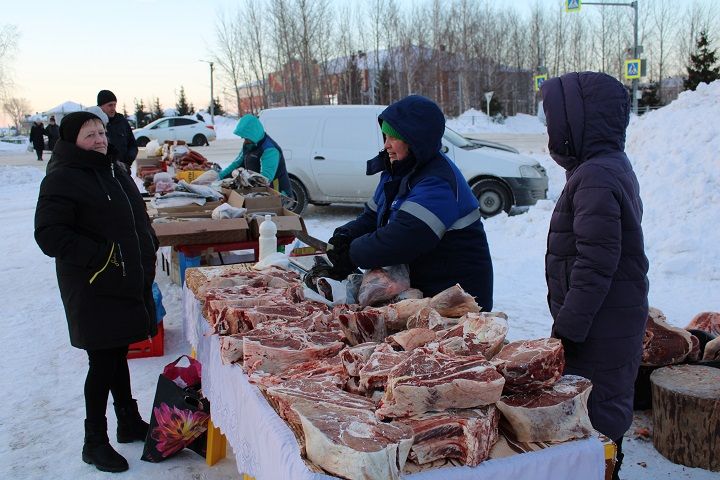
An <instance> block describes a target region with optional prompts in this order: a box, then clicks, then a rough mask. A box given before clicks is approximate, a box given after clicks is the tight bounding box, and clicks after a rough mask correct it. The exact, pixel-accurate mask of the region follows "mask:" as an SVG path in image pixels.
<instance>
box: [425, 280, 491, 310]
mask: <svg viewBox="0 0 720 480" xmlns="http://www.w3.org/2000/svg"><path fill="white" fill-rule="evenodd" d="M430 306H431V307H432V308H434V309H435V310H436V311H437V312H438V313H439V314H440V316H442V317H451V318H459V317H462V316H463V315H465V314H466V313H471V312H472V313H477V312H479V311H480V306H479V305H478V304H477V302H476V301H475V298H474V297H473V296H472V295H470V294H469V293H466V292H465V290H463V289H462V287H461V286H460V285H459V284H457V283H456V284H455V285H453V286H452V287H450V288H447V289H445V290H443V291H442V292H440V293H438V294H437V295H435V296H434V297H432V298H431V299H430Z"/></svg>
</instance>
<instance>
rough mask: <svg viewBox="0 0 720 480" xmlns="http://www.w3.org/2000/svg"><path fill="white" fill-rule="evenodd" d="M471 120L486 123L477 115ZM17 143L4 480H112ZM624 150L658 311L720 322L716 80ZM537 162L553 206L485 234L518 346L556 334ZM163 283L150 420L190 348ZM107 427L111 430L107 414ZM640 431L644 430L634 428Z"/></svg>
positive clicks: (170, 471)
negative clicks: (90, 443) (173, 368)
mask: <svg viewBox="0 0 720 480" xmlns="http://www.w3.org/2000/svg"><path fill="white" fill-rule="evenodd" d="M475 115H477V116H478V117H479V112H475ZM524 117H527V118H522V117H521V118H516V119H510V120H508V122H506V124H505V125H504V126H495V125H494V124H490V125H491V126H492V128H493V129H495V128H498V129H500V130H497V131H501V132H507V133H512V132H515V133H517V132H523V133H539V132H541V131H542V127H540V128H539V129H538V126H537V125H536V124H535V123H532V122H537V119H535V118H534V117H529V116H524ZM206 118H207V117H206ZM208 120H209V119H208ZM464 121H465V120H463V119H462V117H461V119H456V120H453V121H451V122H450V125H451V126H452V127H453V128H455V129H457V130H458V131H461V132H464V133H475V132H478V131H482V130H473V129H472V128H471V127H472V123H470V126H469V127H467V126H466V127H463V126H462V122H464ZM235 122H236V121H235V120H232V119H222V118H221V117H218V118H216V127H217V130H218V137H219V138H230V136H231V135H232V128H233V127H234V125H235ZM476 124H477V119H476ZM486 125H487V124H486ZM477 126H478V128H480V125H477ZM9 145H10V144H7V146H6V144H3V143H2V142H0V179H1V180H2V185H1V186H0V219H2V225H3V227H2V236H0V251H1V252H2V253H3V254H2V256H0V292H2V293H0V303H1V304H2V310H1V313H2V314H1V315H0V328H1V330H0V331H1V332H2V333H1V334H0V339H2V344H3V346H4V351H5V352H6V354H5V355H4V358H3V361H4V368H3V379H4V382H3V387H4V390H5V391H6V392H7V393H6V400H5V404H4V407H3V408H2V409H0V477H1V478H12V479H36V478H59V479H70V478H72V479H77V480H81V479H93V478H104V477H105V476H104V475H103V474H100V473H99V472H97V471H96V470H95V469H94V468H92V467H90V466H88V465H86V464H84V463H83V462H82V461H81V460H80V449H81V445H82V435H83V434H82V419H83V417H84V405H83V396H82V388H83V382H84V376H85V373H86V362H87V361H86V355H85V353H84V352H83V351H80V350H77V349H73V348H72V347H70V346H69V342H68V335H67V328H66V323H65V316H64V312H63V308H62V304H61V302H60V297H59V294H58V291H57V284H56V280H55V268H54V264H53V260H52V259H50V258H47V257H45V256H44V255H43V254H42V252H40V250H39V249H38V247H37V246H36V244H35V242H34V240H33V215H34V209H35V202H36V199H37V192H38V187H39V183H40V181H41V179H42V176H43V173H42V171H40V170H39V169H37V168H32V167H8V166H3V165H2V163H3V161H2V155H3V153H4V152H8V151H10V152H16V153H17V152H22V151H23V150H24V148H26V147H25V146H9ZM627 147H628V148H627V151H628V153H629V155H630V158H631V160H632V162H633V165H634V167H635V170H636V172H637V174H638V178H639V180H640V184H641V188H642V190H641V193H642V197H643V201H644V205H645V217H644V221H643V227H644V231H645V237H646V248H647V255H648V257H649V259H650V273H649V277H650V303H651V305H653V306H655V307H657V308H660V309H661V310H662V311H664V312H665V314H666V315H667V317H668V320H669V321H670V322H671V323H672V324H675V325H677V326H685V325H686V324H687V322H688V321H689V320H690V319H691V318H692V317H693V316H694V315H695V314H696V313H698V312H700V311H705V310H713V311H720V249H719V248H718V247H717V245H718V244H720V229H718V227H717V226H718V224H720V209H719V208H718V205H720V193H719V192H720V155H718V152H720V82H715V83H714V84H712V85H710V86H701V87H700V88H698V91H696V92H688V93H683V94H682V95H681V96H680V98H679V99H678V100H676V101H675V102H673V103H672V104H671V105H669V106H668V107H665V108H662V109H660V110H657V111H654V112H651V113H649V114H647V115H645V116H643V117H640V118H634V119H633V120H632V122H631V126H630V129H629V134H628V146H627ZM532 156H533V157H535V158H537V160H538V161H540V162H541V163H542V164H543V165H544V166H545V167H546V168H547V169H548V174H549V176H550V182H551V187H550V193H549V196H550V198H549V199H548V200H546V201H542V202H540V203H538V205H536V206H535V207H533V208H531V209H530V210H529V211H528V212H527V213H525V214H522V215H516V216H512V217H509V216H506V215H501V216H498V217H495V218H492V219H489V220H487V221H486V222H485V225H486V229H487V232H488V237H489V242H490V249H491V252H492V256H493V262H494V265H495V274H496V277H495V307H496V309H498V310H503V311H505V312H506V313H507V314H508V315H509V317H510V326H511V329H510V334H509V337H510V339H511V340H516V339H522V338H537V337H542V336H547V335H548V334H549V331H550V324H551V318H550V314H549V312H548V310H547V304H546V300H545V294H546V287H545V276H544V270H543V261H544V260H543V256H544V252H545V236H546V233H547V227H548V223H549V219H550V215H551V213H552V209H553V207H554V201H555V200H556V199H557V197H558V195H559V194H560V191H561V189H562V185H563V183H564V174H563V172H562V170H561V169H560V168H559V167H557V166H556V165H555V164H554V162H553V161H552V160H551V159H550V157H549V156H548V155H547V154H544V153H532ZM359 211H360V209H359V208H358V207H355V206H332V207H310V208H309V210H308V212H307V214H306V215H304V217H305V219H306V224H307V227H308V230H309V232H310V233H311V234H312V235H314V236H317V237H319V238H324V239H327V238H329V237H330V235H331V233H332V231H333V229H334V228H335V227H336V226H338V225H340V224H342V223H344V222H346V221H347V220H349V219H351V218H352V217H354V216H355V215H356V214H357V213H358V212H359ZM158 282H159V284H160V287H161V289H162V292H163V295H164V304H165V307H166V309H167V311H168V313H167V316H166V317H165V332H166V337H165V338H166V340H165V356H164V357H162V358H151V359H137V360H131V361H130V368H131V377H132V382H133V391H134V394H135V397H136V398H138V401H139V404H140V408H141V411H142V412H144V413H145V414H147V413H148V412H149V411H150V407H151V404H152V400H153V395H154V392H155V384H156V380H157V375H158V374H159V372H160V371H161V370H162V366H164V365H165V364H167V363H168V362H170V361H172V360H174V359H175V358H176V357H177V356H178V355H180V354H183V353H187V352H188V346H187V344H186V343H185V342H184V340H183V336H182V328H181V314H182V312H181V301H180V298H181V292H180V289H179V288H178V287H177V286H174V285H172V284H170V282H169V280H168V278H167V276H165V275H164V274H163V273H161V272H160V273H158ZM108 421H109V424H110V428H111V431H112V429H113V428H114V425H115V419H114V415H113V413H112V408H109V414H108ZM644 422H645V420H643V419H640V420H639V422H638V425H641V424H644ZM113 443H114V442H113ZM624 447H625V450H626V457H625V464H624V468H623V472H622V478H625V479H637V480H640V479H642V480H644V479H698V480H709V479H717V478H720V474H718V473H713V472H709V471H706V470H701V469H692V468H687V467H683V466H681V465H675V464H673V463H671V462H669V461H667V460H666V459H665V458H663V457H662V456H661V455H659V454H658V453H657V452H656V451H655V449H654V448H653V446H652V443H651V442H649V441H647V440H644V439H642V438H639V437H638V438H636V435H635V433H634V427H633V428H631V430H630V431H629V432H628V434H627V436H626V440H625V444H624ZM118 450H119V451H120V453H122V454H123V455H125V456H126V458H127V459H128V461H129V463H130V470H129V471H128V472H126V473H123V474H117V477H118V478H154V479H155V478H156V479H168V480H171V479H172V480H177V479H225V478H238V475H237V473H236V470H235V465H234V460H233V459H232V456H229V457H228V458H227V459H225V460H223V461H222V462H220V463H219V464H217V465H216V466H214V467H212V468H207V467H206V466H205V463H204V461H203V460H202V459H201V458H200V457H198V456H197V455H195V454H194V453H192V452H190V451H184V452H182V453H181V454H180V455H178V456H177V457H174V458H172V459H170V460H167V461H166V462H164V463H162V464H158V465H155V464H149V463H145V462H142V461H140V460H139V458H140V455H141V452H142V446H141V445H140V443H134V444H123V445H119V446H118ZM258 480H262V479H258Z"/></svg>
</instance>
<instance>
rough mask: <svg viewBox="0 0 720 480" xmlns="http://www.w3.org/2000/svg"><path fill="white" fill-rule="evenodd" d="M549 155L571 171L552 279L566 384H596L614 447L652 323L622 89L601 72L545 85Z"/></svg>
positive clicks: (594, 416) (592, 405) (554, 237)
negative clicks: (569, 377)
mask: <svg viewBox="0 0 720 480" xmlns="http://www.w3.org/2000/svg"><path fill="white" fill-rule="evenodd" d="M542 93H543V107H544V109H545V115H546V118H547V126H548V136H549V145H548V146H549V150H550V152H551V155H552V156H553V158H554V159H555V161H556V162H557V163H558V164H560V166H562V167H563V168H565V169H566V171H567V173H566V175H567V183H566V184H565V188H564V189H563V192H562V194H561V195H560V198H559V199H558V201H557V204H556V206H555V211H554V212H553V215H552V219H551V221H550V230H549V233H548V241H547V254H546V256H545V272H546V278H547V285H548V304H549V306H550V312H551V314H552V317H553V319H554V324H553V332H554V334H555V335H556V336H557V337H559V338H561V339H563V344H564V346H565V360H566V368H565V373H566V374H575V375H581V376H583V377H586V378H588V379H590V380H591V381H592V383H593V389H592V393H591V394H590V402H589V406H588V407H589V412H590V419H591V421H592V423H593V426H594V427H595V429H597V430H599V431H600V432H602V433H604V434H605V435H607V436H608V437H610V438H611V439H613V440H617V439H619V438H620V437H622V435H623V434H624V433H625V431H626V430H627V429H628V428H629V426H630V424H631V422H632V407H633V386H634V383H635V378H636V376H637V372H638V367H639V364H640V357H641V354H642V339H643V334H644V332H645V322H646V321H647V315H648V299H647V295H648V281H647V275H646V274H647V271H648V260H647V258H646V257H645V250H644V245H643V231H642V227H641V220H642V213H643V208H642V201H641V199H640V191H639V190H640V188H639V185H638V181H637V178H636V176H635V173H634V172H633V169H632V166H631V165H630V162H629V160H628V158H627V156H626V155H625V153H624V149H625V129H626V128H627V125H628V119H629V108H630V106H629V102H628V95H627V91H626V90H625V87H623V85H622V84H620V82H618V81H617V80H615V79H614V78H612V77H610V76H608V75H605V74H601V73H594V72H584V73H570V74H566V75H563V76H562V77H560V78H553V79H550V80H548V81H546V82H544V84H543V86H542Z"/></svg>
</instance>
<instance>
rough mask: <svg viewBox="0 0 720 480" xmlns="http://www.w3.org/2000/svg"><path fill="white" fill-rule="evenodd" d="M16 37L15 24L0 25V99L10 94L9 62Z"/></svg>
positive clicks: (17, 35) (10, 75) (11, 84)
mask: <svg viewBox="0 0 720 480" xmlns="http://www.w3.org/2000/svg"><path fill="white" fill-rule="evenodd" d="M18 37H19V33H18V29H17V26H16V25H10V24H8V25H2V26H0V100H2V99H5V98H7V96H8V95H10V91H11V89H12V87H13V82H12V74H11V69H10V64H11V62H12V61H13V59H14V56H15V49H16V48H17V40H18Z"/></svg>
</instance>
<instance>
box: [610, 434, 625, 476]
mask: <svg viewBox="0 0 720 480" xmlns="http://www.w3.org/2000/svg"><path fill="white" fill-rule="evenodd" d="M622 442H623V437H620V439H618V440H615V444H616V445H617V456H616V457H615V458H616V461H615V470H614V471H613V476H612V478H613V480H620V476H619V475H620V467H621V466H622V461H623V457H625V455H623V451H622Z"/></svg>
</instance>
